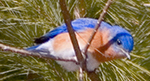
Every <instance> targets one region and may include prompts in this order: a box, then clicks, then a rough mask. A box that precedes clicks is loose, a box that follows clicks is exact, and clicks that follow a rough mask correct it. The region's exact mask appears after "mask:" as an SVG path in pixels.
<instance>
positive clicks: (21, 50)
mask: <svg viewBox="0 0 150 81" xmlns="http://www.w3.org/2000/svg"><path fill="white" fill-rule="evenodd" d="M0 49H2V50H4V51H10V52H14V53H19V54H22V55H25V56H33V57H38V58H44V59H53V60H59V61H72V62H75V63H77V61H75V60H73V59H63V58H59V57H55V56H52V55H50V54H40V53H35V52H29V51H26V50H23V49H18V48H15V47H11V46H7V45H4V44H0Z"/></svg>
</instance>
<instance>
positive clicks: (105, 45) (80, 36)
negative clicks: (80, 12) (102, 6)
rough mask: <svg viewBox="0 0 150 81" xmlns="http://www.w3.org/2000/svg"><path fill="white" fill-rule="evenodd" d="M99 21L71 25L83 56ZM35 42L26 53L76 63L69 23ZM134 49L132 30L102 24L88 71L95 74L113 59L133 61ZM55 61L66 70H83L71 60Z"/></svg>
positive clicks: (90, 52)
mask: <svg viewBox="0 0 150 81" xmlns="http://www.w3.org/2000/svg"><path fill="white" fill-rule="evenodd" d="M97 22H98V20H97V19H93V18H79V19H75V20H73V21H72V22H71V24H72V28H73V30H74V32H75V35H76V38H77V42H78V43H79V48H80V50H81V52H82V53H83V51H84V48H85V46H86V45H87V44H88V40H89V38H90V36H91V33H92V32H93V31H94V28H95V26H96V24H97ZM35 43H36V45H35V46H31V47H29V48H27V49H26V50H27V51H30V52H37V53H40V54H46V55H53V56H55V57H59V58H62V59H72V60H76V61H77V57H76V54H75V52H74V48H73V45H72V42H71V40H70V37H69V33H68V30H67V26H66V24H62V25H61V26H59V27H56V28H55V29H53V30H52V31H50V32H48V33H46V34H45V35H43V36H42V37H40V38H36V39H35ZM133 47H134V40H133V37H132V35H131V33H130V32H129V31H127V30H126V29H125V28H123V27H121V26H119V25H111V24H109V23H107V22H105V21H102V22H101V24H100V27H99V28H98V30H97V32H96V34H95V36H94V38H93V39H92V42H91V44H90V46H89V48H88V50H87V58H86V67H87V70H88V71H94V70H95V69H96V68H98V67H99V65H100V64H101V63H104V62H108V61H111V60H115V59H123V58H128V59H130V52H131V51H132V50H133ZM83 55H84V54H83ZM56 62H57V63H58V64H60V65H61V66H62V67H63V68H65V69H66V70H67V71H76V70H78V69H79V67H80V66H79V64H77V63H75V62H72V61H56Z"/></svg>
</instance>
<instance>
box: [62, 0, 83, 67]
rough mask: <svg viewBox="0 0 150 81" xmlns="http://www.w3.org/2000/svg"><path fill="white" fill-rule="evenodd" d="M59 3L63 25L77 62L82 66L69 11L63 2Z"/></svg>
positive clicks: (81, 58)
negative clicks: (64, 24)
mask: <svg viewBox="0 0 150 81" xmlns="http://www.w3.org/2000/svg"><path fill="white" fill-rule="evenodd" d="M59 3H60V7H61V10H62V14H63V17H64V20H65V23H66V25H67V30H68V32H69V36H70V39H71V42H72V45H73V48H74V51H75V54H76V57H77V60H78V62H79V63H80V64H81V65H82V62H83V61H84V58H83V56H82V54H81V51H80V48H79V44H78V41H77V39H76V35H75V33H74V30H73V28H72V25H71V18H70V14H69V11H68V10H67V7H66V3H65V0H59Z"/></svg>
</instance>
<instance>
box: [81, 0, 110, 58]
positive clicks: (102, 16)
mask: <svg viewBox="0 0 150 81" xmlns="http://www.w3.org/2000/svg"><path fill="white" fill-rule="evenodd" d="M111 2H112V0H108V1H107V3H106V5H105V7H104V9H103V12H102V13H101V14H100V17H99V18H98V22H97V24H96V26H95V28H94V31H93V32H92V34H91V36H90V38H89V40H88V44H87V45H86V46H85V49H84V54H85V55H87V50H88V48H89V46H90V44H91V42H92V39H93V38H94V36H95V34H96V32H97V30H98V28H99V27H100V25H101V22H102V20H103V18H104V16H105V14H106V13H107V10H108V8H109V6H110V4H111Z"/></svg>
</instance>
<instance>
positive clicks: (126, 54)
mask: <svg viewBox="0 0 150 81" xmlns="http://www.w3.org/2000/svg"><path fill="white" fill-rule="evenodd" d="M121 51H122V52H123V53H124V54H125V56H126V57H127V59H129V60H130V59H131V57H130V53H129V52H127V51H125V50H123V49H121Z"/></svg>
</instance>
